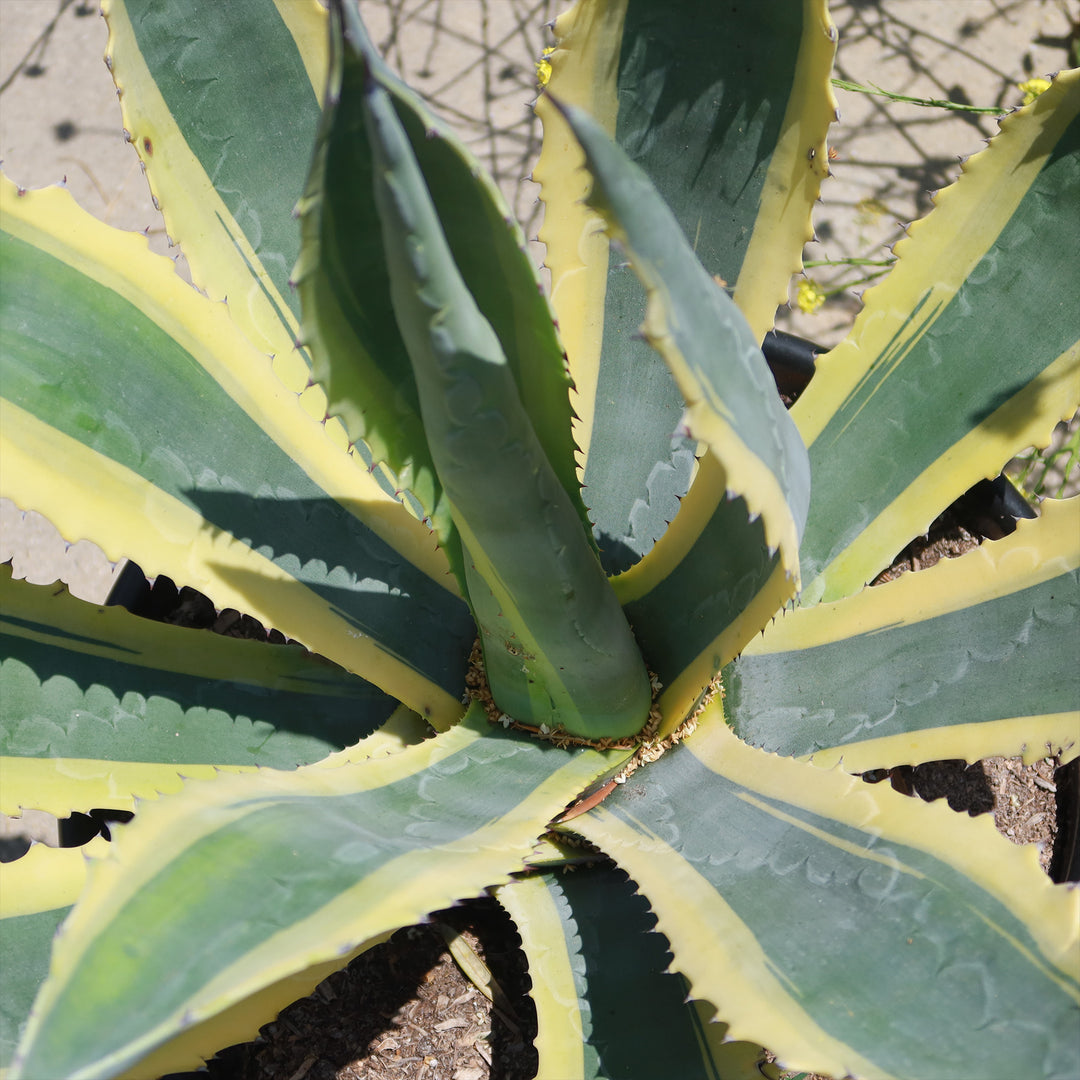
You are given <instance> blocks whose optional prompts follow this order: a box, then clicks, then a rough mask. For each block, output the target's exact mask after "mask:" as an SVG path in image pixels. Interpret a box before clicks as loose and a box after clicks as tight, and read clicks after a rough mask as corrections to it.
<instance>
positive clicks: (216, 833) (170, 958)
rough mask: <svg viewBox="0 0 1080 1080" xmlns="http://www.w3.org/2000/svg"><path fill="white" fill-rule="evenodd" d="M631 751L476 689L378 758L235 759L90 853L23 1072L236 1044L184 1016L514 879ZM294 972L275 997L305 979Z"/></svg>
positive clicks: (20, 1062) (193, 1060) (191, 1058)
mask: <svg viewBox="0 0 1080 1080" xmlns="http://www.w3.org/2000/svg"><path fill="white" fill-rule="evenodd" d="M617 760H618V755H615V754H612V753H607V754H602V753H599V752H596V751H591V750H581V751H565V750H558V749H556V748H554V747H552V746H550V745H547V744H544V743H540V742H536V741H532V740H527V739H526V740H523V739H522V738H521V737H520V736H519V735H517V734H516V733H508V732H503V731H502V729H500V728H495V729H492V728H491V726H490V725H489V724H488V722H487V720H486V719H485V718H484V716H483V712H482V710H481V709H480V708H479V707H478V706H474V708H473V710H472V712H471V713H470V714H469V716H468V717H467V718H466V719H465V720H464V721H463V722H462V723H461V724H460V725H458V726H457V727H455V728H454V729H452V730H451V731H449V732H446V733H444V734H443V735H440V736H438V737H437V738H436V739H434V740H431V741H430V742H427V743H424V744H422V745H420V746H416V747H411V748H409V749H406V750H404V751H403V752H402V753H400V754H397V755H395V756H393V757H390V758H387V759H384V760H376V761H370V760H369V761H363V762H360V763H358V764H345V765H341V766H340V767H338V768H327V767H324V766H320V765H314V766H307V767H304V768H301V769H298V770H296V771H294V772H292V773H274V772H268V771H261V772H260V773H257V774H253V775H235V776H221V777H219V778H218V779H216V780H211V781H195V782H192V783H191V784H189V785H188V786H187V787H186V788H185V791H184V793H183V794H181V795H178V796H175V797H173V798H170V799H164V800H161V801H159V802H154V803H148V804H146V805H145V806H143V807H141V809H140V813H139V815H138V816H137V818H136V819H135V821H134V822H133V823H132V824H131V825H129V826H127V827H125V828H124V829H123V830H122V831H120V834H119V836H118V837H117V839H116V841H115V842H114V844H113V850H112V852H111V853H110V855H109V857H108V858H107V859H105V860H100V861H98V862H95V863H93V864H92V869H91V876H90V881H89V884H88V887H87V890H86V892H85V893H84V895H83V897H82V899H81V900H80V903H79V905H78V907H77V908H76V909H75V911H74V913H73V915H72V916H71V918H70V919H69V920H68V921H67V922H66V923H65V924H64V927H63V930H62V932H61V936H60V938H59V940H58V943H57V945H56V947H55V960H54V966H53V970H52V977H51V979H50V980H49V983H48V984H47V987H46V989H45V991H44V992H43V995H42V997H41V998H40V999H39V1001H38V1004H37V1006H36V1009H35V1013H34V1016H33V1018H32V1020H31V1023H30V1026H29V1028H28V1030H27V1035H26V1040H25V1042H24V1044H23V1046H22V1048H21V1050H20V1052H19V1055H18V1057H17V1060H16V1063H15V1066H14V1068H13V1070H12V1073H11V1074H10V1075H11V1077H12V1080H15V1078H17V1077H23V1078H30V1077H34V1078H36V1077H40V1076H67V1077H71V1078H72V1080H75V1078H77V1077H89V1076H101V1075H114V1074H116V1073H119V1072H122V1071H124V1070H128V1069H130V1068H132V1067H133V1066H134V1065H135V1064H136V1063H138V1062H139V1061H140V1060H141V1059H143V1058H145V1057H147V1056H148V1055H149V1054H150V1053H152V1052H153V1051H155V1050H156V1049H158V1048H159V1047H161V1046H163V1045H164V1044H165V1043H167V1042H168V1041H169V1040H170V1039H172V1038H173V1037H174V1036H177V1035H180V1034H181V1033H187V1034H188V1035H189V1036H190V1037H187V1038H185V1039H184V1040H183V1041H182V1042H181V1043H180V1050H181V1052H182V1053H183V1054H184V1055H186V1059H177V1060H176V1061H174V1062H171V1063H169V1064H170V1067H172V1068H181V1067H191V1065H193V1064H197V1063H198V1062H197V1055H198V1053H199V1052H200V1051H201V1052H202V1053H204V1054H209V1053H212V1052H213V1050H215V1049H217V1048H218V1047H219V1046H221V1045H223V1043H222V1042H217V1043H212V1042H211V1043H210V1044H209V1045H206V1044H205V1042H204V1041H202V1040H201V1038H200V1037H199V1036H198V1035H197V1034H192V1033H191V1032H190V1031H189V1029H193V1028H194V1027H195V1025H197V1024H200V1023H201V1022H203V1021H208V1020H209V1019H210V1018H212V1017H214V1016H216V1015H218V1014H221V1013H223V1012H224V1011H225V1010H227V1009H229V1008H230V1007H233V1006H236V1005H238V1004H240V1003H242V1002H243V1001H245V1000H246V999H248V998H250V997H251V996H252V995H254V994H257V993H259V992H260V991H263V990H264V989H266V988H268V987H273V986H274V985H275V984H276V983H278V981H279V980H282V979H285V978H286V977H287V976H290V975H293V974H297V973H301V972H305V971H306V970H307V969H309V968H312V967H314V966H316V965H325V964H329V963H331V962H333V963H334V966H340V965H341V963H343V962H344V958H345V957H347V956H348V955H350V954H351V953H352V952H353V951H354V950H355V949H356V948H357V947H358V946H360V945H362V944H363V943H365V942H371V941H372V940H374V939H376V938H378V937H379V936H380V935H384V934H386V933H387V932H389V931H391V930H394V929H396V928H397V927H399V926H401V925H402V924H407V923H410V922H415V921H417V920H418V919H420V918H421V917H423V916H424V915H426V914H427V912H429V911H432V910H435V909H437V908H439V907H444V906H446V905H447V904H449V903H452V902H453V901H454V900H456V899H458V898H460V897H462V896H468V895H477V894H479V893H480V892H481V891H482V890H483V888H484V887H485V886H486V885H494V884H498V883H499V882H502V881H505V880H506V879H507V872H508V871H510V870H513V869H514V868H515V864H517V865H520V862H521V860H522V859H523V858H524V857H525V856H526V855H527V854H528V853H529V851H530V850H531V849H532V846H533V841H534V838H535V837H536V835H537V834H538V833H539V832H540V831H541V830H542V829H543V827H544V823H545V822H546V821H547V820H548V819H549V818H550V817H551V816H552V815H553V814H555V813H557V812H558V811H559V810H560V809H561V808H562V807H563V806H564V805H565V804H566V802H567V801H568V800H569V799H571V798H572V797H573V796H574V795H575V794H576V792H577V791H578V790H580V788H581V787H582V786H584V785H585V784H587V783H588V782H589V781H590V780H591V779H593V778H594V777H595V776H596V775H597V774H598V773H600V772H601V771H603V770H605V769H607V768H610V767H612V766H613V765H614V764H615V763H616V761H617ZM181 823H182V827H181ZM134 927H138V928H139V929H138V937H137V939H133V936H132V934H133V928H134ZM149 957H153V958H154V960H153V962H152V963H147V959H148V958H149ZM162 970H168V971H169V973H170V977H169V980H168V982H167V983H164V984H163V983H162V980H161V979H160V972H161V971H162ZM288 989H289V992H290V993H291V995H292V996H291V997H285V998H282V999H281V1000H279V1001H278V1002H277V1007H278V1008H280V1007H282V1006H284V1005H285V1004H286V1003H287V1002H288V1001H290V1000H292V999H293V998H295V997H296V996H298V995H297V989H296V987H295V986H294V985H290V986H289V987H288ZM303 992H304V991H302V990H301V991H300V993H303ZM104 1000H108V1001H109V1002H110V1003H111V1005H110V1008H111V1009H113V1010H115V1011H114V1012H113V1022H112V1023H110V1024H107V1025H103V1024H102V1023H101V1021H100V1013H99V1006H100V1003H101V1002H102V1001H104ZM262 1005H263V1007H264V1008H265V1007H266V1005H267V1003H266V1002H265V1001H264V1002H263V1003H262ZM265 1015H266V1013H265V1012H264V1014H263V1017H264V1018H265ZM270 1015H272V1012H271V1013H270ZM61 1016H62V1017H63V1021H62V1023H61V1022H59V1018H60V1017H61ZM212 1034H213V1037H214V1038H220V1036H221V1034H222V1032H221V1031H220V1030H217V1029H214V1030H213V1032H212ZM232 1034H233V1035H234V1036H235V1038H234V1039H233V1041H237V1039H238V1038H241V1037H244V1036H245V1035H246V1036H247V1037H251V1036H252V1035H254V1030H249V1031H246V1032H244V1031H240V1030H236V1031H234V1032H233V1033H232ZM164 1064H165V1063H164V1062H162V1061H161V1060H160V1059H159V1058H156V1059H155V1067H158V1068H159V1071H161V1072H164V1071H167V1069H166V1068H164V1067H162V1066H163V1065H164Z"/></svg>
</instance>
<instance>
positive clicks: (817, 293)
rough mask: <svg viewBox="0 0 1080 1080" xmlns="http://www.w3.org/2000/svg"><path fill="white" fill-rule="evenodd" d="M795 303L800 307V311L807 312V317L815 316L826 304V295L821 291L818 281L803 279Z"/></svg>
mask: <svg viewBox="0 0 1080 1080" xmlns="http://www.w3.org/2000/svg"><path fill="white" fill-rule="evenodd" d="M795 303H797V304H798V305H799V310H800V311H805V312H806V314H807V315H813V314H814V312H815V311H817V309H818V308H819V307H821V305H822V304H824V303H825V293H823V292H822V291H821V286H819V285H818V283H817V282H816V281H811V280H810V278H803V279H802V280H801V281H800V282H799V291H798V295H797V296H796V297H795Z"/></svg>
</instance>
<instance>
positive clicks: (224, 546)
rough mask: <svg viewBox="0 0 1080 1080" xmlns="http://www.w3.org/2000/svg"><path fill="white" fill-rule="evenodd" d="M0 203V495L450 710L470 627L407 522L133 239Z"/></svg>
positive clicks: (115, 555) (17, 202)
mask: <svg viewBox="0 0 1080 1080" xmlns="http://www.w3.org/2000/svg"><path fill="white" fill-rule="evenodd" d="M0 205H2V206H3V210H4V217H3V244H2V247H0V272H2V273H3V276H4V288H3V290H2V294H0V316H2V321H3V331H2V333H3V339H2V349H3V352H2V361H3V369H2V370H3V383H2V388H3V398H2V399H0V408H2V412H3V419H4V423H3V433H2V434H0V440H2V447H3V450H2V453H3V457H4V463H5V469H4V473H3V477H2V484H3V494H4V495H6V496H7V497H9V498H11V499H13V500H14V501H15V502H16V503H17V504H18V505H19V506H21V507H22V508H23V509H35V510H39V511H41V512H42V513H43V514H45V515H46V516H47V517H48V518H49V519H50V520H51V521H53V522H54V524H56V525H57V527H58V528H59V529H60V531H61V533H62V534H64V535H66V536H68V537H70V538H72V539H77V538H79V537H86V538H88V539H91V540H93V541H95V542H96V543H98V544H99V545H100V546H101V547H102V548H103V549H104V550H105V552H106V554H107V555H108V556H109V557H110V558H112V559H114V560H119V559H121V558H123V557H125V556H128V557H131V558H134V559H135V560H136V561H137V562H138V563H139V565H140V566H141V567H142V568H143V570H144V571H145V572H146V573H147V574H149V575H151V576H156V575H157V574H161V573H164V574H168V575H169V576H170V577H171V578H173V579H174V580H175V581H178V582H180V583H182V584H186V585H190V586H192V587H194V588H197V589H200V590H201V591H203V592H205V593H207V594H208V595H209V596H210V597H211V599H212V600H214V601H215V603H216V604H218V605H219V606H221V607H235V608H237V609H238V610H240V611H244V612H246V613H247V614H250V615H252V616H253V617H255V618H257V619H259V620H260V621H262V622H263V623H264V625H267V626H270V627H280V626H286V625H287V626H288V628H289V635H290V636H291V637H294V638H296V639H298V640H300V641H302V642H303V643H304V645H306V646H307V647H308V648H311V649H312V650H315V651H317V652H319V653H321V654H323V655H325V656H327V657H329V658H330V659H331V660H334V661H335V662H336V663H339V664H341V665H342V666H344V667H346V668H348V669H349V670H352V671H358V672H361V673H363V674H364V675H365V676H366V677H368V678H370V679H372V680H374V681H376V682H377V684H378V685H380V686H382V687H383V689H385V690H387V691H388V692H391V693H393V694H394V695H395V696H396V697H398V698H399V699H400V700H403V701H405V702H406V703H407V704H408V705H410V707H412V708H414V709H416V711H417V712H420V713H421V714H422V715H424V716H425V717H428V718H429V719H431V720H433V721H434V722H435V723H437V724H438V725H441V726H445V725H446V724H448V723H452V722H453V721H454V720H456V719H457V718H458V717H459V716H460V715H461V704H460V694H461V685H462V679H463V673H464V670H465V662H466V658H467V656H468V652H469V649H470V648H471V644H472V640H473V637H474V634H475V630H474V627H473V624H472V620H471V619H470V617H469V613H468V609H467V607H466V605H465V604H464V603H463V602H462V601H461V600H460V599H459V598H458V597H457V596H455V595H454V593H453V591H452V590H453V579H452V578H451V577H450V575H449V574H448V572H447V569H446V562H445V560H444V559H442V558H441V557H440V556H439V553H438V552H437V551H436V550H435V549H434V546H433V543H432V540H431V535H430V533H429V532H428V530H427V528H426V527H425V526H423V525H422V524H421V523H420V522H419V521H416V520H415V519H414V518H412V517H411V515H410V514H408V512H407V511H406V510H405V509H404V507H403V506H402V505H401V504H400V503H398V502H396V501H394V500H393V499H392V498H390V497H389V496H387V495H386V494H385V493H384V492H382V491H381V490H380V488H379V487H378V485H377V484H376V483H375V482H374V481H373V479H372V477H371V476H370V475H369V474H368V472H367V470H366V469H364V468H363V467H358V465H357V463H356V462H355V460H354V459H353V458H351V457H350V456H349V455H348V454H346V453H345V452H344V451H343V450H342V449H341V448H340V447H339V446H337V445H335V444H334V442H333V441H332V440H331V439H330V438H329V437H328V436H327V433H326V431H325V429H324V428H323V427H322V425H320V424H319V423H318V422H317V421H316V420H314V419H312V418H311V417H310V416H308V415H307V413H306V412H305V411H304V409H303V408H302V407H301V404H300V403H299V402H298V401H297V399H296V397H295V395H293V394H291V393H289V392H288V391H287V390H284V389H283V388H282V387H281V386H280V385H279V384H278V383H277V382H276V381H275V380H274V379H273V376H272V374H271V372H270V366H269V362H268V360H267V359H266V357H264V356H262V355H261V354H260V353H258V352H257V351H256V350H255V349H254V348H253V347H252V346H251V345H250V344H249V343H248V341H247V340H246V339H245V338H244V337H243V336H242V335H241V334H240V333H239V331H238V330H237V328H236V327H235V325H234V324H233V323H232V322H231V320H230V318H229V315H228V312H227V310H226V308H225V305H222V304H214V303H212V302H211V301H209V300H207V299H206V298H205V297H202V296H199V295H198V294H197V293H196V292H194V291H193V290H192V289H191V288H189V287H188V286H187V285H186V284H185V283H184V282H183V281H181V280H180V279H179V278H178V277H177V276H176V274H175V273H174V272H173V267H172V265H171V264H170V263H169V261H168V260H167V259H162V258H160V257H158V256H154V255H151V254H150V253H149V251H148V250H147V248H146V244H145V240H144V239H143V238H141V237H138V236H136V235H135V234H130V233H120V232H118V231H117V230H115V229H111V228H110V227H109V226H106V225H103V224H101V223H100V222H97V221H95V220H94V219H93V218H91V217H89V215H87V214H85V213H83V212H82V211H81V210H79V208H78V207H77V206H76V205H75V204H74V202H73V201H72V200H71V198H70V196H69V195H68V194H67V192H65V191H63V190H61V189H59V188H47V189H43V190H41V191H20V190H19V189H17V188H16V187H15V185H13V184H12V183H11V182H10V181H8V180H7V179H2V180H0ZM163 416H165V417H167V421H164V422H163V420H162V417H163Z"/></svg>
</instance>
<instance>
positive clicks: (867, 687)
mask: <svg viewBox="0 0 1080 1080" xmlns="http://www.w3.org/2000/svg"><path fill="white" fill-rule="evenodd" d="M1078 538H1080V499H1072V500H1070V501H1069V502H1064V503H1056V502H1053V501H1047V502H1044V503H1043V506H1042V516H1041V518H1039V519H1037V520H1035V521H1021V522H1018V524H1017V529H1016V532H1015V533H1013V535H1012V536H1010V537H1007V538H1006V539H1004V540H998V541H994V542H988V543H985V544H983V546H982V547H981V548H979V549H978V550H977V551H973V552H970V553H968V554H967V555H965V556H964V557H963V558H960V559H949V560H945V559H943V560H942V561H941V562H939V563H938V564H937V565H936V566H934V567H931V568H930V569H927V570H924V571H923V572H921V573H919V574H908V575H905V576H903V577H901V578H899V579H898V580H896V581H892V582H889V583H887V584H885V585H881V586H878V587H877V588H874V589H864V590H863V591H862V592H861V593H857V594H856V595H855V596H851V597H847V598H845V599H843V600H838V601H836V602H834V603H830V604H820V605H818V606H816V607H810V608H799V609H797V610H795V611H793V612H786V613H785V614H784V615H783V616H782V617H781V618H779V619H778V620H777V621H776V622H775V623H774V624H773V625H771V626H770V627H768V629H767V630H766V631H765V633H764V635H763V636H762V637H761V638H760V639H758V640H757V641H755V642H753V643H752V644H751V645H750V646H749V647H748V648H747V650H746V651H745V652H744V653H743V655H742V656H740V657H739V659H738V660H736V661H735V662H734V663H733V664H731V665H730V666H729V667H728V668H727V670H726V671H725V672H724V687H725V700H724V709H725V712H726V714H727V716H728V719H729V721H730V723H731V725H732V727H733V728H734V730H735V731H736V733H737V734H738V735H739V736H740V737H741V738H743V739H745V740H746V741H748V742H750V743H752V744H754V745H759V746H763V747H764V748H765V749H767V750H773V751H779V752H780V753H783V754H795V755H809V754H813V755H814V760H815V761H816V762H818V763H824V764H832V763H834V762H836V761H838V760H841V759H842V761H843V765H844V768H845V769H847V770H848V771H849V772H850V771H858V772H862V771H865V770H867V769H872V768H881V767H885V766H892V765H900V764H919V763H920V762H923V761H937V760H941V759H946V758H964V759H966V760H968V761H976V760H979V759H980V758H984V757H993V756H1005V757H1011V756H1015V755H1019V754H1023V755H1024V756H1025V757H1026V758H1028V759H1029V760H1035V759H1036V758H1039V757H1046V756H1053V755H1057V754H1061V755H1062V756H1063V760H1064V761H1068V760H1070V759H1071V758H1073V757H1075V756H1076V755H1077V754H1078V753H1080V737H1078V731H1080V726H1078V721H1080V712H1078V709H1080V669H1078V668H1077V666H1076V664H1075V663H1074V660H1075V658H1076V642H1077V633H1078V626H1080V543H1078ZM1070 671H1071V672H1072V674H1071V675H1070V674H1069V672H1070Z"/></svg>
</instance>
